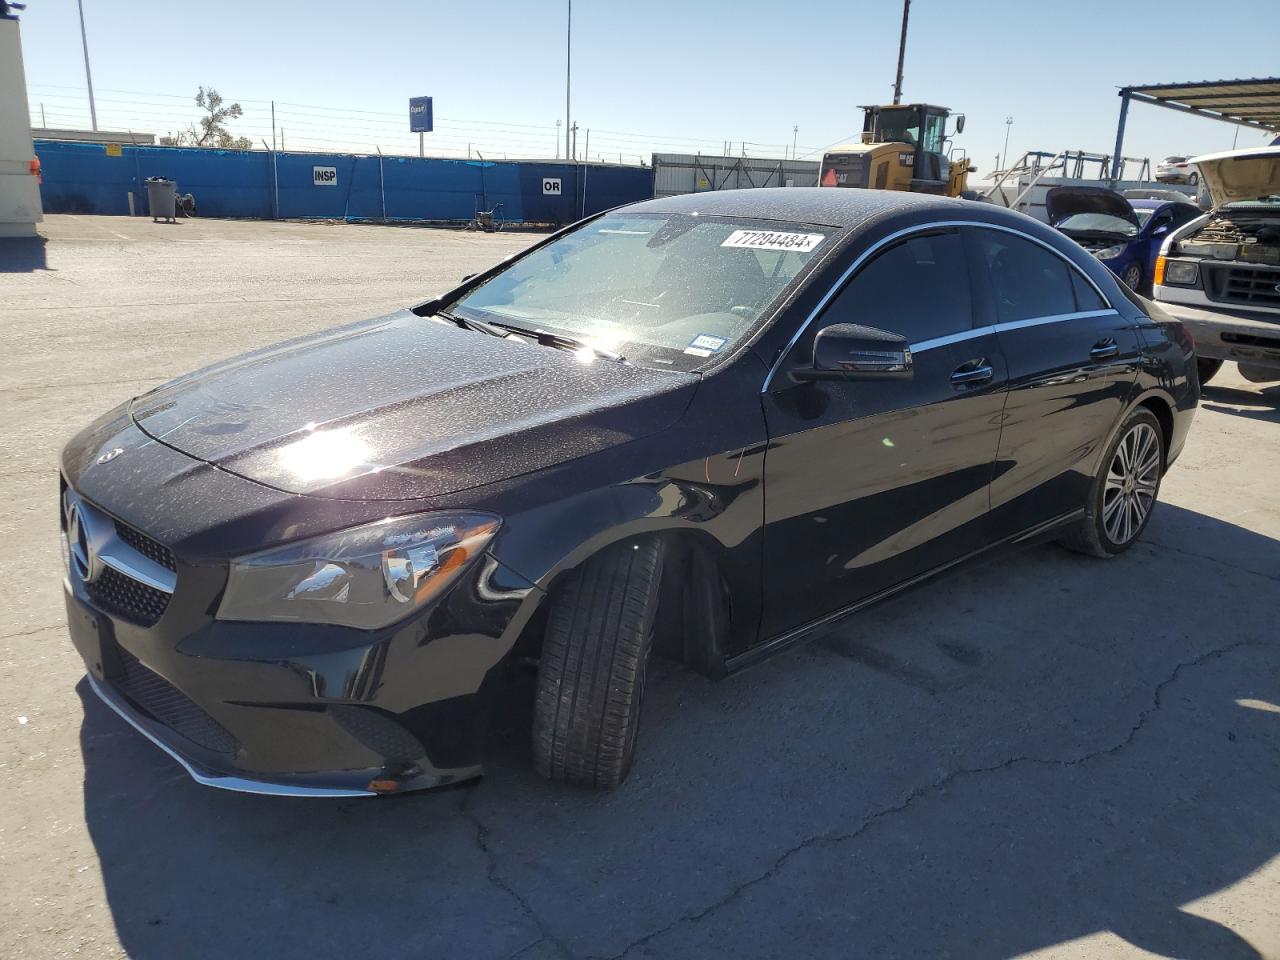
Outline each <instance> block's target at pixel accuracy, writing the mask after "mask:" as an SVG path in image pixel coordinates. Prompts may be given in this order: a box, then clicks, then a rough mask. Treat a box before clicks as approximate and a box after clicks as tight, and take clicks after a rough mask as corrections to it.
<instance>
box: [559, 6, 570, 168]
mask: <svg viewBox="0 0 1280 960" xmlns="http://www.w3.org/2000/svg"><path fill="white" fill-rule="evenodd" d="M572 65H573V0H569V15H568V16H567V17H566V18H565V24H564V156H565V159H566V160H567V159H568V158H569V125H570V123H571V121H570V120H569V78H570V76H571V75H572V74H571V73H570V67H571V66H572ZM557 140H558V138H557Z"/></svg>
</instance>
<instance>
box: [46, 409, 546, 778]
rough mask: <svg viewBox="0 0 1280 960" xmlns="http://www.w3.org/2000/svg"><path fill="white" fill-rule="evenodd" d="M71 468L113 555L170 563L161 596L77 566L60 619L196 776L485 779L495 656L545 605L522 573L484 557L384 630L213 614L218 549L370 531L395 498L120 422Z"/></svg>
mask: <svg viewBox="0 0 1280 960" xmlns="http://www.w3.org/2000/svg"><path fill="white" fill-rule="evenodd" d="M104 453H110V454H111V456H104ZM63 475H64V477H65V481H66V483H67V485H68V487H69V489H71V490H72V491H74V493H75V499H76V500H77V501H78V502H81V503H83V504H85V505H87V506H89V507H91V508H94V512H95V515H96V521H95V522H96V523H97V524H98V527H99V528H101V527H102V525H103V523H108V524H113V525H114V531H115V532H114V539H113V540H112V544H113V549H119V550H121V551H124V549H125V547H129V548H130V549H133V550H134V551H135V555H134V559H135V560H137V556H136V554H137V553H138V552H141V554H142V555H143V556H145V557H149V558H150V559H152V560H153V561H157V562H160V563H161V564H162V566H163V565H168V566H167V569H168V570H169V571H172V573H171V575H170V583H168V584H165V586H166V587H169V588H171V589H172V593H171V594H170V595H168V596H167V597H165V596H163V595H157V593H156V591H154V590H149V591H148V590H144V589H143V588H142V587H140V586H139V583H138V582H136V580H131V579H129V577H128V576H127V575H126V576H124V577H123V578H122V577H121V576H120V575H119V570H124V571H126V574H127V573H128V572H129V571H131V570H132V571H134V572H135V573H136V572H137V570H138V569H147V568H148V564H146V563H142V562H138V563H136V564H134V566H132V567H131V566H130V565H128V564H125V565H124V566H121V567H119V569H118V570H103V569H99V568H100V567H101V566H102V565H101V564H96V565H93V566H95V569H96V570H97V572H96V573H95V574H93V575H88V576H84V575H82V574H83V564H81V565H79V566H78V565H77V561H76V560H75V558H74V557H73V558H72V559H71V562H70V563H69V564H68V566H67V567H66V568H65V569H64V592H65V598H66V608H67V624H68V630H69V632H70V634H71V639H72V641H73V642H74V644H75V646H76V648H77V650H78V651H79V653H80V655H81V657H82V659H83V660H84V663H85V667H86V669H87V671H88V674H89V680H90V684H91V685H92V687H93V689H94V690H95V692H97V693H98V695H99V696H101V697H102V698H103V700H104V701H105V702H106V703H107V705H108V706H110V707H111V708H112V709H113V710H115V712H117V713H119V714H120V715H122V716H124V717H125V719H126V720H128V722H129V723H130V724H131V725H133V726H134V727H135V728H137V729H138V730H139V731H141V732H142V733H143V734H144V735H145V736H146V737H147V738H148V739H150V740H152V741H153V742H154V743H156V744H157V745H159V746H160V747H161V748H162V749H164V750H165V751H166V752H168V753H169V754H170V755H172V756H174V757H175V758H177V759H178V760H179V762H180V763H182V764H183V766H184V767H186V769H187V770H188V771H189V772H190V773H191V775H192V776H193V777H195V778H196V779H197V780H199V781H200V782H202V783H206V784H209V785H210V786H217V787H223V788H226V789H233V790H246V791H250V792H258V793H272V794H287V795H296V796H357V795H365V794H370V793H389V792H397V791H403V790H414V789H421V788H424V787H431V786H437V785H441V784H446V783H451V782H455V781H459V780H465V779H469V778H472V777H475V776H478V775H479V774H480V772H481V755H482V748H483V743H484V737H485V732H486V725H487V721H488V718H489V715H490V712H491V708H492V706H493V703H494V699H495V695H496V694H497V693H498V692H499V690H500V689H501V687H502V684H503V681H504V679H505V660H506V658H507V655H508V654H509V653H510V651H511V649H512V647H513V646H514V645H515V643H516V640H517V639H518V637H519V635H520V631H521V629H522V628H523V625H524V623H525V622H526V620H527V618H528V616H529V615H530V613H531V611H532V610H533V609H534V608H536V606H537V605H538V604H537V601H538V598H539V597H540V596H541V594H540V593H539V591H538V590H537V588H536V587H535V586H534V585H533V584H531V583H529V581H527V580H525V579H524V578H522V577H520V576H519V575H518V574H515V573H514V572H513V571H511V570H510V569H509V568H507V567H506V566H505V565H503V564H501V563H499V562H498V561H497V560H496V559H495V558H493V557H492V556H490V555H488V554H485V555H482V556H481V557H478V558H477V559H476V561H475V562H474V563H473V564H472V565H471V566H470V567H469V568H468V569H467V570H466V571H465V572H464V573H463V574H462V575H461V576H460V577H459V578H458V579H457V580H456V581H455V582H454V583H453V584H452V585H451V586H450V588H449V589H448V590H447V591H445V592H444V593H443V594H442V595H441V596H440V597H438V598H436V599H435V600H434V601H432V603H430V604H429V605H428V606H426V607H424V608H422V609H421V610H419V611H417V612H416V613H414V614H413V615H412V616H411V617H409V618H408V619H406V620H403V621H401V622H399V623H397V624H393V625H392V626H390V627H387V628H385V629H382V630H372V631H365V630H354V629H350V628H346V627H336V626H332V625H322V624H308V623H283V622H278V623H236V622H227V621H220V620H217V619H215V617H214V613H215V611H216V610H217V608H218V603H219V601H220V599H221V595H222V592H223V589H224V588H225V586H226V580H227V559H226V558H227V556H228V555H237V554H239V553H243V552H249V551H251V550H252V549H254V548H255V547H259V546H261V545H263V544H267V543H271V542H275V541H283V540H285V539H288V538H289V537H290V536H293V537H297V538H302V537H305V536H307V535H309V534H312V533H318V532H323V531H324V530H326V529H328V530H332V529H342V528H345V527H347V526H355V525H358V524H360V523H365V522H369V521H371V520H374V519H378V518H380V517H382V516H386V515H387V514H388V513H389V512H393V511H391V509H390V505H389V504H388V503H385V502H382V503H360V502H334V503H329V502H326V501H316V500H309V499H307V498H300V497H295V496H292V495H289V494H285V493H282V492H280V491H276V490H272V489H270V488H267V487H262V486H260V485H257V484H254V483H251V482H250V481H247V480H243V479H241V478H239V477H234V476H232V475H230V474H227V473H225V472H224V471H220V470H217V469H216V468H213V467H210V466H209V465H207V464H203V463H201V462H199V461H195V460H192V459H190V458H188V457H186V456H184V455H183V454H181V453H178V452H177V451H175V450H173V449H171V448H168V447H165V446H164V445H162V444H158V443H154V442H151V441H150V440H149V439H148V438H146V437H145V436H144V435H142V434H141V433H140V432H139V431H138V430H137V429H136V428H135V427H133V425H132V424H131V423H130V422H129V421H128V420H127V418H126V417H124V416H121V415H109V416H108V417H105V418H103V420H102V421H100V422H99V423H98V424H96V425H94V426H93V427H91V428H89V429H88V430H86V431H85V432H84V433H82V434H81V435H80V436H79V437H77V438H76V439H75V440H73V441H72V442H71V443H70V444H68V446H67V449H66V450H65V451H64V453H63ZM419 509H420V508H419ZM401 510H402V512H408V511H405V510H404V508H403V507H402V508H401ZM104 517H105V519H104ZM65 519H66V518H65V517H64V520H65ZM122 544H123V546H122ZM149 569H151V570H153V571H154V570H155V566H154V564H152V565H150V567H149ZM108 577H110V578H111V579H110V583H109V584H108V581H107V578H108Z"/></svg>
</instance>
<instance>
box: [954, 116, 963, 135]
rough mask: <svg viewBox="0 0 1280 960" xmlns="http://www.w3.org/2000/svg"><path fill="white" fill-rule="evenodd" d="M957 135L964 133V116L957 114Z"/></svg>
mask: <svg viewBox="0 0 1280 960" xmlns="http://www.w3.org/2000/svg"><path fill="white" fill-rule="evenodd" d="M956 133H964V114H963V113H957V114H956Z"/></svg>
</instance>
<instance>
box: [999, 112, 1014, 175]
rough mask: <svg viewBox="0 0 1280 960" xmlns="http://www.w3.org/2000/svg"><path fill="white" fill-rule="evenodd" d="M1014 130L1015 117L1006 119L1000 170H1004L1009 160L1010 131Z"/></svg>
mask: <svg viewBox="0 0 1280 960" xmlns="http://www.w3.org/2000/svg"><path fill="white" fill-rule="evenodd" d="M1012 129H1013V117H1005V118H1004V151H1003V152H1002V153H1001V154H1000V169H1001V170H1003V169H1004V165H1005V164H1006V163H1007V162H1008V160H1009V131H1010V130H1012Z"/></svg>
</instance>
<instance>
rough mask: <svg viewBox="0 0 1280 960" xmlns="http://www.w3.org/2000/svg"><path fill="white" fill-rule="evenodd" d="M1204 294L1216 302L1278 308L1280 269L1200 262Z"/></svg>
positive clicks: (1279, 299)
mask: <svg viewBox="0 0 1280 960" xmlns="http://www.w3.org/2000/svg"><path fill="white" fill-rule="evenodd" d="M1201 269H1202V270H1204V292H1205V294H1206V295H1207V296H1208V297H1209V299H1210V300H1216V301H1218V302H1219V303H1238V304H1240V305H1242V306H1250V307H1280V290H1277V289H1276V287H1277V285H1280V270H1267V269H1266V268H1263V267H1234V266H1226V265H1225V264H1224V265H1219V264H1205V263H1203V262H1202V263H1201Z"/></svg>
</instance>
